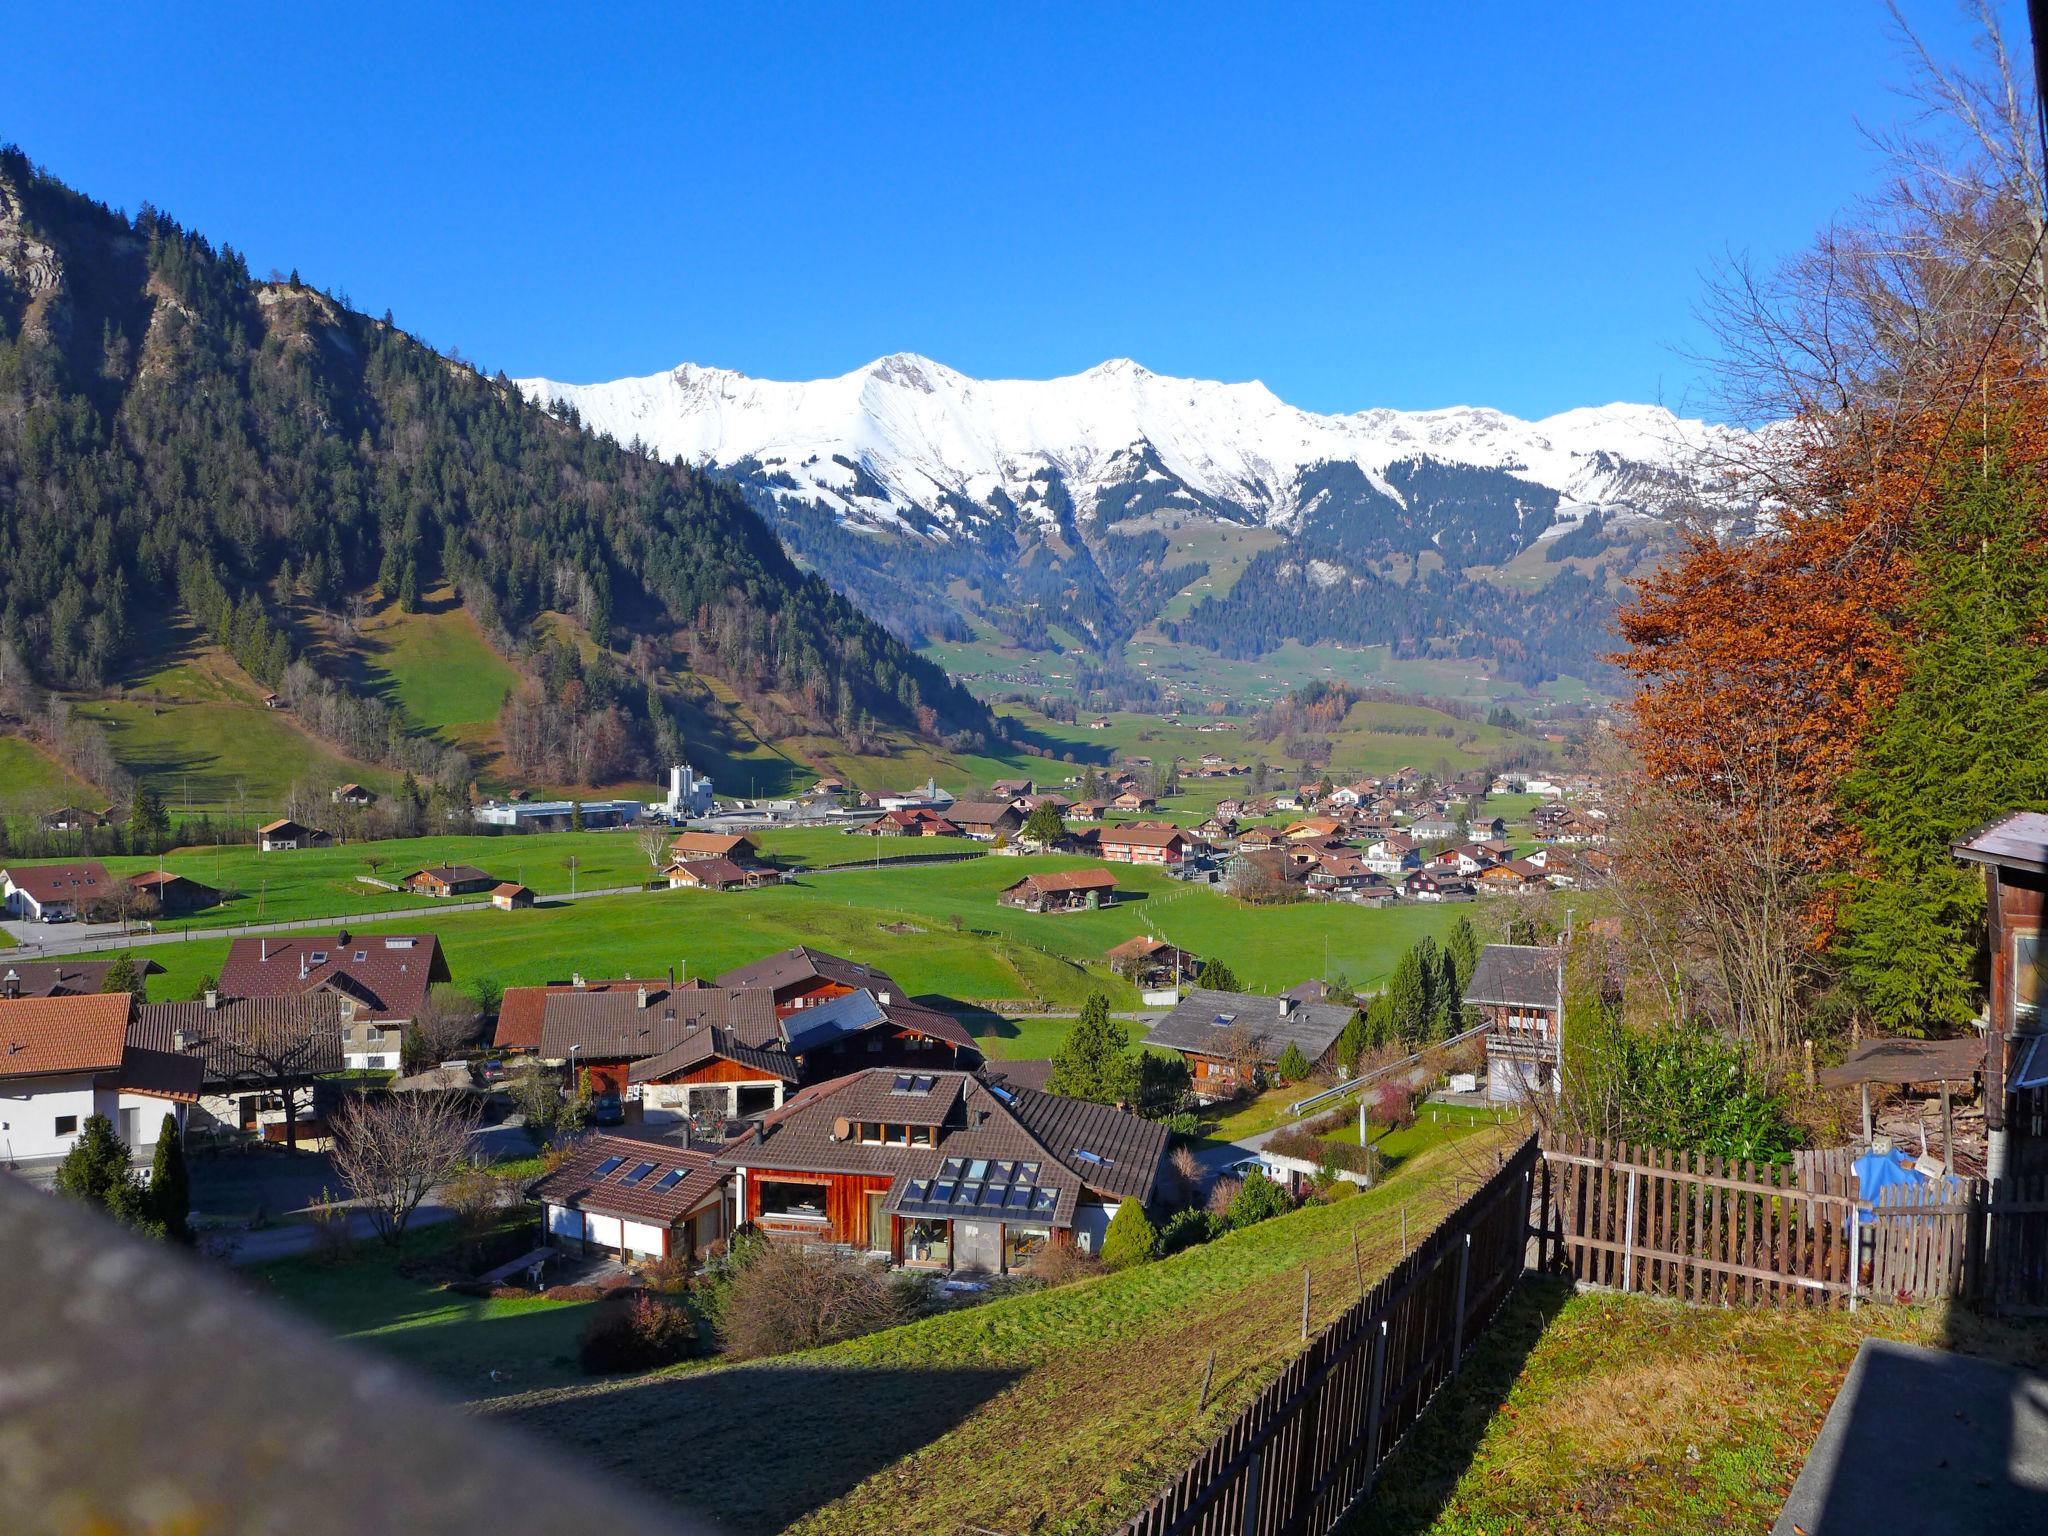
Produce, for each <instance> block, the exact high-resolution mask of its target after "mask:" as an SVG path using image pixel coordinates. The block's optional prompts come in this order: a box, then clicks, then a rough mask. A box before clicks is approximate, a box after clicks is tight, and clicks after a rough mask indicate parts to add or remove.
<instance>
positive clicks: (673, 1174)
mask: <svg viewBox="0 0 2048 1536" xmlns="http://www.w3.org/2000/svg"><path fill="white" fill-rule="evenodd" d="M682 1182H683V1170H682V1169H680V1168H671V1169H669V1171H668V1172H667V1173H664V1174H663V1175H662V1176H661V1177H660V1178H658V1179H656V1180H655V1181H654V1190H655V1193H656V1194H659V1193H661V1192H662V1191H663V1190H669V1189H674V1188H675V1187H676V1186H677V1185H678V1184H680V1183H682Z"/></svg>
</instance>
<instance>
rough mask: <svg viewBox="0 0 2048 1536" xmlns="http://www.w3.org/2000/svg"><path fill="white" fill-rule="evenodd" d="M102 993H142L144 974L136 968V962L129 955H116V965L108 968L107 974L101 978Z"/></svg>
mask: <svg viewBox="0 0 2048 1536" xmlns="http://www.w3.org/2000/svg"><path fill="white" fill-rule="evenodd" d="M100 990H101V991H102V992H133V993H135V994H137V995H138V996H139V995H141V993H142V974H141V972H139V971H137V970H136V968H135V962H134V961H133V960H132V959H130V958H129V957H128V956H127V955H125V954H122V955H116V956H115V957H114V963H113V964H112V965H110V966H108V967H107V974H106V975H105V976H103V977H101V978H100Z"/></svg>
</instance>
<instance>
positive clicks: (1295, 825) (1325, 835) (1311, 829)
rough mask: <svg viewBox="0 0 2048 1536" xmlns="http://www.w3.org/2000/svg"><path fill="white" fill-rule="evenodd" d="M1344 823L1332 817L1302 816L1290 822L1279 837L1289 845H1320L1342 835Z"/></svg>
mask: <svg viewBox="0 0 2048 1536" xmlns="http://www.w3.org/2000/svg"><path fill="white" fill-rule="evenodd" d="M1343 831H1344V823H1343V822H1341V821H1339V820H1337V819H1336V818H1335V817H1334V816H1304V817H1303V818H1302V819H1301V820H1299V821H1295V822H1290V823H1289V824H1288V825H1287V827H1286V828H1285V830H1283V831H1282V832H1281V834H1280V835H1281V837H1283V838H1284V839H1286V840H1287V841H1288V842H1290V843H1304V842H1306V843H1320V842H1324V841H1327V840H1328V839H1330V838H1333V837H1338V836H1341V835H1342V834H1343Z"/></svg>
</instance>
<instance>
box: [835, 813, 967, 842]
mask: <svg viewBox="0 0 2048 1536" xmlns="http://www.w3.org/2000/svg"><path fill="white" fill-rule="evenodd" d="M847 830H849V831H852V832H861V833H865V834H866V835H867V836H869V837H958V836H960V835H961V833H960V829H959V828H958V827H956V826H954V825H953V823H952V822H950V821H948V820H947V819H946V818H945V817H943V816H941V815H940V814H939V813H938V812H937V811H927V810H923V809H918V810H909V811H884V812H882V814H881V815H879V816H877V817H876V818H875V819H874V820H873V821H870V822H867V823H866V824H864V825H862V826H858V827H850V828H848V829H847Z"/></svg>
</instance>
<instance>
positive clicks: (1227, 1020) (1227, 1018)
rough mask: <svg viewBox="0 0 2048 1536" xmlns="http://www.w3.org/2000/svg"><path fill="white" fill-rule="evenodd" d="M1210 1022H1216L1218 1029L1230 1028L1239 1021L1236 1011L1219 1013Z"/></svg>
mask: <svg viewBox="0 0 2048 1536" xmlns="http://www.w3.org/2000/svg"><path fill="white" fill-rule="evenodd" d="M1209 1022H1210V1023H1211V1024H1214V1025H1215V1026H1216V1027H1217V1028H1218V1029H1228V1028H1230V1026H1231V1025H1233V1024H1235V1023H1236V1022H1237V1015H1236V1014H1234V1013H1219V1014H1217V1015H1216V1017H1215V1018H1213V1019H1211V1020H1210V1021H1209Z"/></svg>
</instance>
